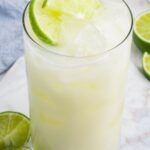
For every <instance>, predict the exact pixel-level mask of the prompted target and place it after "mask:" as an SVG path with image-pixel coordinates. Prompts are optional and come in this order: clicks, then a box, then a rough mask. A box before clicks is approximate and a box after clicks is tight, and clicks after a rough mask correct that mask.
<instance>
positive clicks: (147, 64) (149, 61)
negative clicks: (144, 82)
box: [143, 52, 150, 80]
mask: <svg viewBox="0 0 150 150" xmlns="http://www.w3.org/2000/svg"><path fill="white" fill-rule="evenodd" d="M143 69H144V72H145V75H146V77H147V78H148V79H149V80H150V54H148V53H147V52H145V53H144V55H143Z"/></svg>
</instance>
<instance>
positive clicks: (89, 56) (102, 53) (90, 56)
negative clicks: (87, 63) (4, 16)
mask: <svg viewBox="0 0 150 150" xmlns="http://www.w3.org/2000/svg"><path fill="white" fill-rule="evenodd" d="M122 2H123V3H124V4H125V5H126V7H127V9H128V11H129V13H130V19H131V25H130V28H129V31H128V34H127V35H126V36H125V38H124V39H123V40H122V41H121V42H119V43H118V44H117V45H116V46H114V47H113V48H110V49H108V50H105V51H104V52H100V53H97V54H94V55H88V56H72V55H66V54H61V53H57V52H55V51H52V50H49V49H47V48H45V47H44V46H42V45H41V44H39V43H38V42H37V41H36V40H34V38H32V36H31V35H30V34H29V32H28V30H27V28H26V25H25V15H26V11H27V8H28V6H29V4H30V1H29V2H28V3H27V5H26V7H25V9H24V11H23V15H22V24H23V29H24V31H25V33H26V35H27V36H28V38H29V39H30V40H31V41H32V42H33V43H34V44H36V45H37V46H38V47H40V48H41V49H44V50H46V51H47V52H49V53H52V54H54V55H58V56H60V57H67V58H75V59H85V58H93V57H98V56H102V55H104V54H107V53H110V52H112V51H113V50H115V49H116V48H118V47H119V46H120V45H122V44H123V43H124V42H125V41H126V40H127V39H128V37H129V36H130V34H131V32H132V28H133V24H134V23H133V14H132V11H131V9H130V7H129V5H128V4H127V2H125V1H124V0H122Z"/></svg>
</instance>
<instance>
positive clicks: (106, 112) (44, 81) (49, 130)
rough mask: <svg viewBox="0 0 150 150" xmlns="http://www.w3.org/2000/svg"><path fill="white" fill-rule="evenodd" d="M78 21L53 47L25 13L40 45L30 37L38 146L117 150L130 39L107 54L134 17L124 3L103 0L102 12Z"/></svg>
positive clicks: (38, 149) (57, 149)
mask: <svg viewBox="0 0 150 150" xmlns="http://www.w3.org/2000/svg"><path fill="white" fill-rule="evenodd" d="M79 24H80V21H79V20H76V21H75V20H73V22H70V24H68V27H67V28H66V30H64V31H65V33H64V36H63V37H64V39H65V40H64V41H63V42H62V43H61V44H60V45H58V46H50V45H46V44H45V43H43V42H41V41H40V40H39V39H38V38H37V37H36V36H35V35H34V32H33V31H32V28H31V26H30V22H29V18H28V12H27V14H26V17H25V25H26V28H27V31H28V33H29V34H30V36H31V37H32V38H33V39H34V41H36V42H37V43H39V44H40V45H41V46H39V45H37V44H35V43H34V42H33V41H32V40H30V39H29V38H28V37H27V36H26V35H25V37H24V39H25V50H26V63H27V74H28V84H29V95H30V111H31V121H32V141H33V146H34V149H35V150H101V149H102V150H117V149H118V146H119V144H118V141H119V132H120V122H121V116H122V111H123V99H124V94H123V93H124V83H125V78H126V72H127V68H128V63H129V55H130V38H128V39H126V40H125V41H124V43H122V44H121V45H120V46H118V47H116V48H115V49H114V50H111V51H109V52H107V53H104V52H105V51H107V50H109V49H112V48H113V47H115V46H117V45H118V44H119V43H121V42H122V41H123V40H124V39H125V37H126V36H127V34H128V33H129V29H130V27H131V16H130V13H129V10H128V8H127V6H126V5H125V4H124V3H123V1H119V0H118V1H117V0H113V1H111V2H110V0H103V1H102V6H101V8H100V9H99V11H98V14H97V15H96V16H94V17H93V18H92V19H91V20H90V21H88V23H86V24H85V25H84V26H82V28H80V30H77V29H78V25H79ZM42 47H44V48H46V50H45V49H44V48H42ZM62 55H64V56H62ZM93 55H96V56H93ZM68 56H74V57H68ZM84 56H92V57H85V58H80V57H84Z"/></svg>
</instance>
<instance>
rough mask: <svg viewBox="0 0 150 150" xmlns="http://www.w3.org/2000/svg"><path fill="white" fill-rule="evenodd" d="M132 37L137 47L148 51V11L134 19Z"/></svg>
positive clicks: (149, 33) (149, 45) (149, 32)
mask: <svg viewBox="0 0 150 150" xmlns="http://www.w3.org/2000/svg"><path fill="white" fill-rule="evenodd" d="M133 38H134V42H135V44H136V45H137V47H138V48H140V49H141V50H142V51H143V52H145V51H148V52H150V11H147V12H144V13H143V14H142V15H140V16H139V17H138V18H137V19H136V20H135V25H134V32H133Z"/></svg>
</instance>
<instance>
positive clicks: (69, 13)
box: [29, 0, 101, 45]
mask: <svg viewBox="0 0 150 150" xmlns="http://www.w3.org/2000/svg"><path fill="white" fill-rule="evenodd" d="M100 6H101V3H100V0H66V1H65V0H31V2H30V6H29V20H30V24H31V27H32V30H33V31H34V33H35V35H36V36H37V37H38V38H39V39H40V40H42V41H43V42H45V43H47V44H51V45H58V44H60V43H61V42H60V41H62V39H63V36H62V34H61V30H62V28H64V27H62V26H63V25H62V24H63V23H64V22H67V21H68V20H69V19H68V18H71V19H72V18H79V19H90V18H91V17H92V16H93V15H94V13H95V12H96V10H97V9H99V8H100ZM74 26H76V24H74Z"/></svg>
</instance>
